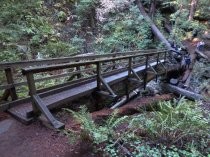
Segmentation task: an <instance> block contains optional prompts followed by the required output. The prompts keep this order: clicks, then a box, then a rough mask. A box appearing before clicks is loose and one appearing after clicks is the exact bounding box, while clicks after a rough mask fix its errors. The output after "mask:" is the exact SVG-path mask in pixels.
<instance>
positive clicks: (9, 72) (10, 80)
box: [5, 68, 18, 100]
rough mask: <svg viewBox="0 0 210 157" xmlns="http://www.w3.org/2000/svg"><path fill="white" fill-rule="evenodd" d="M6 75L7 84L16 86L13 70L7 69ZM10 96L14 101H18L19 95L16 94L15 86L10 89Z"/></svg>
mask: <svg viewBox="0 0 210 157" xmlns="http://www.w3.org/2000/svg"><path fill="white" fill-rule="evenodd" d="M5 74H6V78H7V83H8V84H12V85H13V84H14V80H13V75H12V70H11V68H6V69H5ZM10 95H11V97H12V100H17V99H18V96H17V93H16V89H15V87H14V86H13V87H11V88H10Z"/></svg>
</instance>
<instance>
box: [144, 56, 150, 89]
mask: <svg viewBox="0 0 210 157" xmlns="http://www.w3.org/2000/svg"><path fill="white" fill-rule="evenodd" d="M148 62H149V56H148V55H147V56H146V61H145V73H144V89H146V85H147V69H148Z"/></svg>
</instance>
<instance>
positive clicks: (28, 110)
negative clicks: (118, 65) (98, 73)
mask: <svg viewBox="0 0 210 157" xmlns="http://www.w3.org/2000/svg"><path fill="white" fill-rule="evenodd" d="M160 62H163V61H160ZM156 64H157V63H156V62H154V63H152V64H151V65H152V66H155V65H156ZM144 69H145V65H144V66H139V67H136V68H134V71H135V72H137V73H140V72H142V71H144ZM127 76H128V71H127V70H126V71H124V72H119V73H116V74H113V75H111V76H108V77H105V81H106V82H107V83H108V84H109V85H111V84H115V83H117V82H120V81H122V80H124V79H125V78H126V77H127ZM96 87H97V83H96V80H95V79H94V80H92V81H89V82H87V83H85V84H80V83H78V84H77V86H74V87H71V85H69V88H68V86H65V87H63V90H62V89H59V90H57V89H55V90H54V91H53V92H52V93H51V94H50V95H47V96H46V94H42V93H40V94H39V95H40V97H41V98H42V100H43V101H44V104H45V105H46V106H47V107H48V108H49V109H53V108H55V107H57V106H58V105H61V104H65V103H67V102H69V101H72V100H74V99H76V98H79V97H81V96H84V95H87V94H89V93H91V92H93V91H94V90H96ZM8 112H9V113H11V114H12V115H13V116H14V117H15V118H17V119H19V120H20V121H22V122H23V123H25V124H28V123H30V122H31V121H32V120H33V118H32V114H33V109H32V103H31V102H30V100H29V101H28V102H25V103H22V104H19V105H17V106H14V107H12V108H10V109H9V110H8Z"/></svg>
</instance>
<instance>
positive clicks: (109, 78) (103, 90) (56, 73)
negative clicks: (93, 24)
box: [0, 50, 177, 128]
mask: <svg viewBox="0 0 210 157" xmlns="http://www.w3.org/2000/svg"><path fill="white" fill-rule="evenodd" d="M168 55H169V53H168V51H167V50H161V51H158V50H144V51H132V52H124V53H112V54H103V55H88V56H76V57H68V58H55V59H45V60H36V61H21V62H11V63H0V72H1V75H2V76H4V79H5V82H2V85H0V90H1V91H2V96H1V104H0V111H7V112H9V113H10V114H11V115H13V116H14V117H15V118H17V119H19V120H20V121H21V122H23V123H25V124H29V123H31V122H32V121H33V120H34V118H35V117H38V116H39V115H40V114H41V113H42V114H44V115H45V116H46V118H47V119H48V121H49V122H50V123H51V124H52V125H53V126H54V127H55V128H61V127H63V126H64V124H63V123H61V122H59V121H58V120H56V119H55V117H54V116H53V115H52V113H51V112H50V110H51V109H53V108H55V107H59V106H60V105H62V104H66V103H68V102H70V101H72V100H75V99H78V98H79V97H82V96H85V95H87V94H90V93H94V94H97V95H98V96H100V95H103V96H105V97H108V98H110V99H111V100H115V101H116V100H117V99H118V98H119V97H120V95H117V94H116V93H115V91H114V90H113V89H112V88H111V86H112V85H113V84H117V83H119V82H122V81H126V82H127V83H126V88H125V90H126V93H127V98H128V99H129V92H130V91H131V89H129V83H131V82H132V83H136V85H137V86H138V87H139V86H142V88H145V87H146V83H147V82H148V81H149V80H151V79H153V78H156V79H157V77H158V76H160V75H163V74H166V73H167V71H169V70H173V69H174V68H177V66H174V65H173V64H170V62H169V61H168ZM3 73H5V75H3ZM49 75H50V76H49ZM46 76H47V77H46ZM62 78H65V79H66V78H68V80H65V79H62ZM50 79H59V80H60V81H58V82H62V81H61V80H64V81H63V82H62V83H60V84H58V85H53V86H51V87H46V88H41V89H39V88H37V86H42V85H39V84H40V82H44V83H45V82H46V81H48V80H50ZM27 88H28V89H27ZM23 89H24V90H25V95H24V96H23V95H20V94H19V95H18V93H23V92H22V91H21V90H23ZM20 91H21V92H20ZM28 94H29V96H28ZM9 97H10V98H9ZM19 97H24V98H22V99H21V98H19Z"/></svg>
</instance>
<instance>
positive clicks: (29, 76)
mask: <svg viewBox="0 0 210 157" xmlns="http://www.w3.org/2000/svg"><path fill="white" fill-rule="evenodd" d="M26 78H27V83H28V88H29V95H30V96H31V97H33V96H34V95H36V85H35V81H34V76H33V73H27V74H26ZM32 107H33V112H34V114H35V115H36V114H38V112H39V109H38V108H37V106H36V103H35V102H32Z"/></svg>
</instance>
